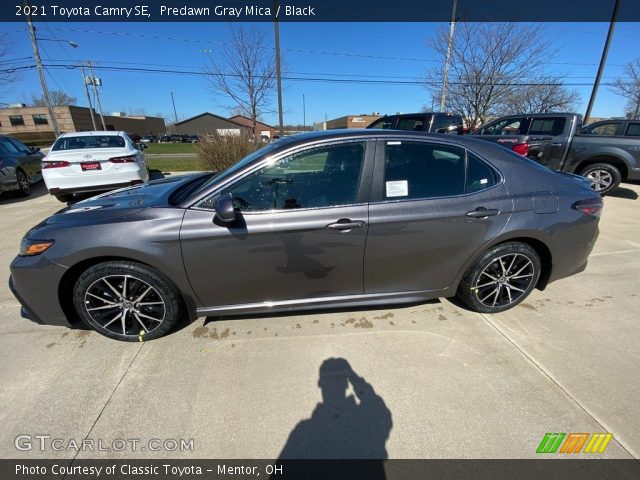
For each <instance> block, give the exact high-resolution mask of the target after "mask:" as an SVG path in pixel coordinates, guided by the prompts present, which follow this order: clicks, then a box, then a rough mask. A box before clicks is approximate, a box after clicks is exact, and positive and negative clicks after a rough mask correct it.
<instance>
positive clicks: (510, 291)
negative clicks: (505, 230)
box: [473, 253, 535, 308]
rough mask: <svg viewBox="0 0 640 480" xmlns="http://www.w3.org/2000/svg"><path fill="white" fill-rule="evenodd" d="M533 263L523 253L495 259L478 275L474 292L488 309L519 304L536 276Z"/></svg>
mask: <svg viewBox="0 0 640 480" xmlns="http://www.w3.org/2000/svg"><path fill="white" fill-rule="evenodd" d="M534 268H535V267H534V265H533V262H532V261H531V259H530V258H529V257H527V256H526V255H523V254H521V253H509V254H506V255H502V256H500V257H497V258H495V259H493V260H492V261H491V262H490V263H489V264H488V265H487V266H486V267H485V268H484V269H483V270H482V271H481V272H480V275H478V278H477V280H476V284H475V285H474V288H473V291H474V292H475V295H476V298H477V299H478V301H479V302H480V303H481V304H483V305H484V306H486V307H491V308H497V307H504V306H506V305H510V304H512V303H514V302H517V301H518V300H519V299H520V297H522V296H523V295H525V294H526V293H527V292H528V291H529V288H530V287H531V283H532V281H533V279H534V276H535V270H534Z"/></svg>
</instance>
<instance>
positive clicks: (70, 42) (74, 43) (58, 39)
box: [38, 37, 79, 48]
mask: <svg viewBox="0 0 640 480" xmlns="http://www.w3.org/2000/svg"><path fill="white" fill-rule="evenodd" d="M38 41H40V42H62V43H68V44H69V46H70V47H71V48H78V47H79V45H78V44H77V43H76V42H72V41H71V40H63V39H61V38H42V37H38Z"/></svg>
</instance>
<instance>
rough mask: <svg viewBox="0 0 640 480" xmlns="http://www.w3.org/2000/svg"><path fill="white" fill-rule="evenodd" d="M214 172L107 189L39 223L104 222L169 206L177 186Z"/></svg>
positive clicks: (66, 224)
mask: <svg viewBox="0 0 640 480" xmlns="http://www.w3.org/2000/svg"><path fill="white" fill-rule="evenodd" d="M209 175H211V174H210V173H196V174H189V175H179V176H176V177H169V178H163V179H161V180H154V181H152V182H149V183H147V184H144V185H136V186H133V187H127V188H123V189H120V190H115V191H112V192H108V193H104V194H102V195H98V196H95V197H91V198H89V199H87V200H83V201H81V202H78V203H75V204H73V205H71V206H69V207H66V208H63V209H62V210H60V211H58V212H56V213H55V214H54V215H52V216H51V217H49V218H48V219H46V220H45V221H44V222H42V223H41V224H40V225H39V226H43V225H59V224H64V226H71V225H73V224H85V223H102V222H105V221H112V220H116V219H119V218H122V217H124V216H127V215H131V214H134V213H136V212H139V211H141V210H144V209H146V208H152V207H168V206H169V197H170V195H171V193H173V192H174V191H175V190H176V189H177V188H179V187H180V186H182V185H185V184H186V183H189V182H191V181H192V180H195V179H197V178H200V177H202V176H209Z"/></svg>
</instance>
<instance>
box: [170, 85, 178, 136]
mask: <svg viewBox="0 0 640 480" xmlns="http://www.w3.org/2000/svg"><path fill="white" fill-rule="evenodd" d="M171 103H172V104H173V118H174V119H175V123H174V126H176V125H178V112H177V110H176V101H175V100H174V99H173V92H171ZM174 130H175V128H174Z"/></svg>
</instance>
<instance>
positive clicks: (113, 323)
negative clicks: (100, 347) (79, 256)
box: [73, 261, 182, 342]
mask: <svg viewBox="0 0 640 480" xmlns="http://www.w3.org/2000/svg"><path fill="white" fill-rule="evenodd" d="M123 292H124V296H123ZM145 292H146V293H145ZM73 303H74V306H75V308H76V311H77V312H78V315H79V316H80V318H81V319H82V321H83V322H84V323H86V324H87V325H88V326H89V327H91V328H92V329H94V330H95V331H96V332H98V333H100V334H102V335H104V336H106V337H109V338H114V339H116V340H123V341H126V342H137V341H142V340H145V341H146V340H153V339H154V338H159V337H162V336H163V335H165V334H166V333H167V332H169V331H170V330H171V329H172V328H173V327H174V325H175V324H176V322H177V321H178V318H179V317H180V314H181V311H182V309H181V306H182V302H181V298H180V294H179V292H178V290H177V288H176V287H175V286H174V284H173V283H172V282H171V280H169V279H168V278H167V277H166V276H164V275H163V274H162V273H160V272H159V271H157V270H156V269H154V268H151V267H148V266H146V265H142V264H140V263H136V262H130V261H111V262H104V263H99V264H97V265H94V266H92V267H89V268H88V269H87V270H85V272H84V273H82V275H80V277H79V278H78V280H77V281H76V284H75V286H74V289H73ZM122 315H124V321H123V319H122Z"/></svg>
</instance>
